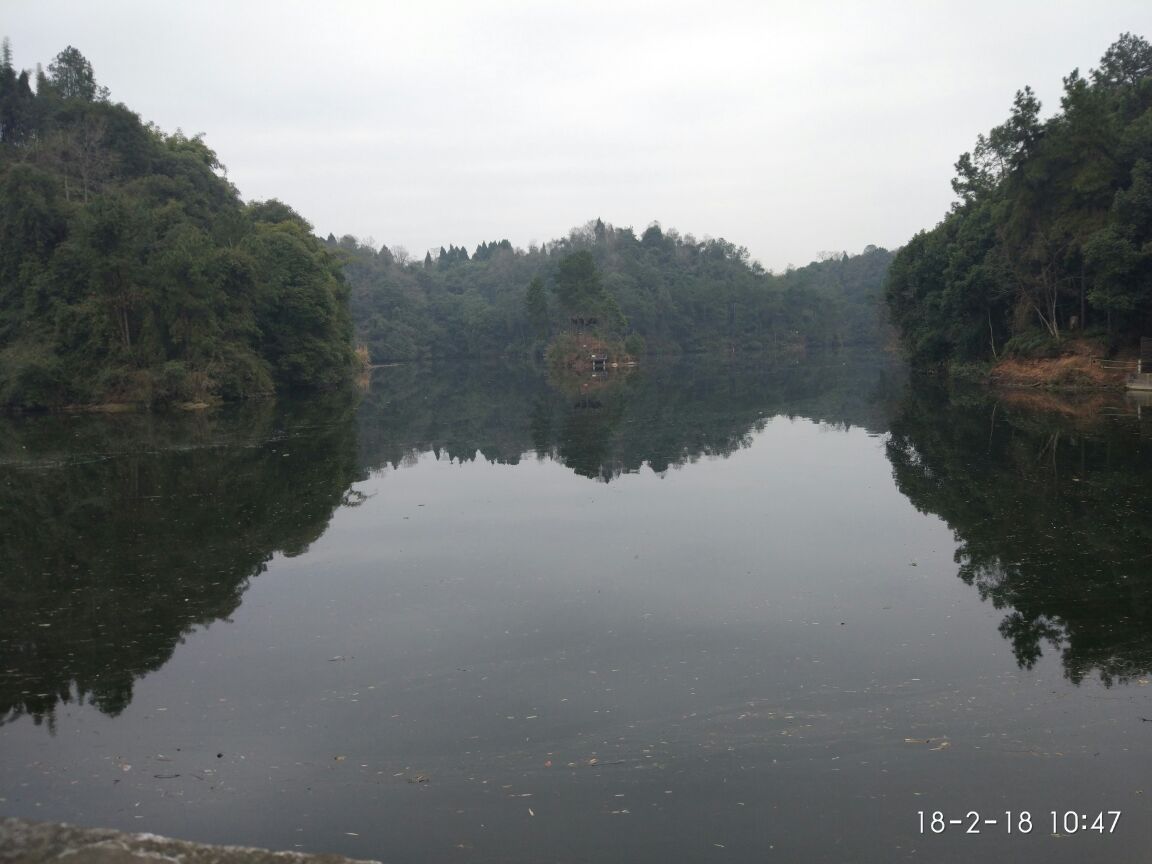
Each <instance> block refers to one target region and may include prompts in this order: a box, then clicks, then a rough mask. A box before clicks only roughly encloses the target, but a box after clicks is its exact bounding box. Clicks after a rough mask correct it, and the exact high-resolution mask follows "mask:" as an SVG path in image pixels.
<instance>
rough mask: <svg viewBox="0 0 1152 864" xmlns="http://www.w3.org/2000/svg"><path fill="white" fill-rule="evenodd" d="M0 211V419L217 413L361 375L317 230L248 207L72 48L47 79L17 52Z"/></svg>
mask: <svg viewBox="0 0 1152 864" xmlns="http://www.w3.org/2000/svg"><path fill="white" fill-rule="evenodd" d="M33 80H34V81H35V89H33V87H32V82H33ZM0 201H2V202H3V207H0V406H9V407H13V406H16V407H55V406H62V405H68V404H91V403H105V402H138V403H148V404H155V403H166V402H168V403H170V402H190V401H212V400H215V399H220V398H240V397H248V396H255V395H261V394H266V393H269V392H272V391H273V390H275V389H287V388H295V387H318V386H328V385H332V384H334V383H336V382H338V381H339V380H341V379H342V378H343V377H344V376H345V375H346V374H347V372H348V370H349V369H350V366H351V364H352V352H351V344H350V333H351V324H350V318H349V315H348V309H347V289H346V288H345V286H344V284H343V281H342V275H341V273H340V269H339V265H338V264H337V262H336V261H335V260H334V259H333V258H332V257H331V256H330V255H329V254H328V252H327V251H326V250H325V249H324V247H323V245H322V244H321V243H320V241H318V240H317V239H316V238H314V237H313V236H312V234H311V228H310V226H309V225H308V223H307V222H305V221H304V220H303V219H302V218H301V217H300V216H299V215H298V214H297V213H295V212H294V211H293V210H292V209H291V208H289V207H287V206H286V205H284V204H281V203H280V202H278V201H268V202H262V203H253V204H248V205H245V204H244V203H243V202H242V201H241V200H240V197H239V195H238V193H237V191H236V189H235V187H233V186H232V184H231V183H229V182H228V181H227V180H226V179H225V177H224V171H223V167H222V166H221V165H220V163H219V161H218V160H217V158H216V155H215V154H214V153H213V152H212V150H210V149H209V148H208V147H207V146H206V145H205V144H204V142H203V140H202V138H201V137H200V136H193V137H189V136H186V135H184V134H183V133H181V132H179V131H177V132H176V133H174V134H171V135H168V134H165V133H163V132H161V131H160V130H159V129H157V128H156V127H155V126H151V125H146V124H144V123H142V122H141V120H140V118H139V117H138V116H137V115H136V114H134V113H133V112H132V111H130V110H129V109H128V108H126V107H125V106H124V105H122V104H113V103H112V102H110V101H109V99H108V93H107V90H106V89H104V88H102V87H100V86H99V85H98V84H97V83H96V80H95V77H94V76H93V72H92V67H91V65H90V64H89V63H88V61H87V60H85V59H84V57H83V56H82V55H81V54H80V52H78V51H77V50H76V49H74V48H71V47H69V48H67V49H66V50H64V51H63V52H61V53H60V54H59V55H58V56H57V57H56V59H55V60H54V61H53V62H52V63H51V64H50V65H49V66H48V71H47V73H44V72H41V71H38V72H37V73H35V75H33V74H32V73H30V72H28V71H22V72H19V71H17V69H16V68H15V67H14V66H13V64H12V54H11V51H10V49H9V47H8V44H7V42H5V43H4V48H3V52H2V55H0Z"/></svg>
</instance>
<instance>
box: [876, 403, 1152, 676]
mask: <svg viewBox="0 0 1152 864" xmlns="http://www.w3.org/2000/svg"><path fill="white" fill-rule="evenodd" d="M1149 435H1150V430H1149V428H1148V425H1147V422H1146V421H1144V422H1141V421H1138V420H1137V419H1136V417H1135V416H1134V409H1131V408H1128V407H1127V406H1126V405H1125V403H1124V399H1123V397H1122V396H1119V395H1106V396H1097V397H1094V398H1091V399H1086V400H1085V399H1081V400H1078V401H1068V400H1062V399H1059V398H1057V397H1051V396H1038V395H1021V394H1016V395H1014V396H1013V395H1012V394H1007V395H1004V396H1001V397H1000V398H996V397H995V395H994V394H991V393H988V392H986V391H974V392H968V393H959V394H953V395H951V396H949V394H947V393H946V392H944V391H943V390H942V389H941V388H938V387H931V386H927V385H924V384H923V383H921V384H919V385H918V386H916V387H913V388H911V389H910V390H909V393H908V395H907V397H906V398H905V400H904V402H903V403H902V404H901V406H900V409H899V411H897V412H896V414H895V416H894V417H893V419H892V434H891V437H890V440H889V443H888V446H887V450H888V458H889V459H890V460H891V462H892V466H893V470H894V475H895V479H896V482H897V484H898V486H899V488H900V491H902V492H903V493H904V494H905V495H907V496H908V497H909V499H911V501H912V502H913V503H914V504H915V505H916V507H917V508H919V509H920V510H922V511H925V512H930V513H935V514H938V515H939V516H940V517H942V518H943V519H944V520H945V521H946V522H947V523H948V525H949V526H950V527H951V528H952V529H953V530H954V531H955V532H956V540H957V542H958V544H959V546H958V548H957V550H956V562H957V564H959V576H960V578H961V579H963V580H964V581H965V582H966V583H968V584H969V585H973V586H974V587H976V589H977V590H978V591H979V593H980V597H981V598H982V599H984V600H987V601H990V602H991V603H992V604H993V605H994V606H995V607H996V608H997V609H1002V610H1004V618H1003V620H1002V622H1001V624H1000V633H1001V635H1003V637H1004V638H1005V639H1007V640H1008V642H1009V643H1010V644H1011V646H1012V651H1013V652H1014V654H1015V656H1016V660H1017V662H1018V663H1019V664H1020V666H1021V667H1023V668H1028V669H1030V668H1032V667H1033V665H1034V664H1035V663H1036V662H1037V660H1038V659H1039V658H1040V657H1041V656H1042V654H1043V652H1044V650H1045V647H1046V646H1047V647H1048V648H1049V649H1051V650H1053V651H1055V652H1058V653H1059V656H1060V658H1061V661H1062V663H1063V666H1064V670H1065V675H1066V676H1067V677H1068V678H1069V679H1070V680H1072V681H1074V682H1077V683H1078V682H1080V681H1082V680H1083V679H1084V678H1085V677H1087V676H1089V675H1091V674H1093V673H1096V674H1098V675H1099V677H1100V679H1101V680H1102V681H1103V682H1104V683H1105V684H1108V685H1111V684H1113V683H1127V682H1129V681H1131V680H1133V679H1134V678H1136V677H1138V676H1143V675H1146V674H1148V673H1149V672H1152V522H1150V521H1149V519H1148V513H1149V512H1150V511H1152V484H1150V483H1149V478H1150V477H1152V440H1150V439H1149Z"/></svg>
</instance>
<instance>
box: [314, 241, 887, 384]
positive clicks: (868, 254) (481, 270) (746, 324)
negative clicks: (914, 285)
mask: <svg viewBox="0 0 1152 864" xmlns="http://www.w3.org/2000/svg"><path fill="white" fill-rule="evenodd" d="M328 245H329V247H330V249H332V250H333V251H334V252H335V253H336V254H337V255H338V256H339V257H340V259H341V260H342V261H343V263H344V272H345V275H346V278H347V280H348V285H349V288H350V289H351V298H352V314H353V319H354V322H355V328H356V339H357V341H358V342H362V343H364V344H366V345H367V346H368V349H369V351H370V354H371V358H372V360H373V361H374V362H378V363H379V362H384V361H390V360H410V359H417V358H428V357H477V356H491V355H499V354H510V353H523V352H525V351H530V350H531V351H539V350H540V349H541V348H542V346H543V345H544V344H545V343H546V342H547V341H548V340H549V338H551V337H553V336H555V335H556V334H557V333H558V332H561V331H562V330H564V329H566V328H569V327H571V326H573V325H572V323H571V322H572V319H573V318H578V319H584V318H586V317H592V318H595V319H596V322H597V323H596V325H595V326H596V327H597V328H599V329H600V330H607V331H610V335H612V336H616V337H619V338H620V339H622V340H624V341H625V342H627V343H628V344H629V349H628V350H629V351H630V353H633V354H637V353H643V352H644V351H648V352H658V353H679V352H698V351H714V352H722V351H723V352H731V351H757V350H764V349H772V348H795V347H798V346H822V345H827V346H843V345H854V346H864V345H875V346H879V345H880V344H882V343H883V342H885V341H887V335H886V334H887V331H886V312H885V310H884V303H883V283H884V278H885V275H886V273H887V268H888V263H889V261H890V260H891V257H892V256H891V253H889V252H888V251H887V250H885V249H879V248H877V247H874V246H869V247H868V248H867V249H865V250H864V252H863V253H861V254H859V255H847V254H841V253H835V254H828V255H826V256H824V260H821V261H818V262H814V263H812V264H809V265H808V266H806V267H803V268H800V269H790V270H789V271H788V272H786V273H783V274H772V273H768V272H766V271H765V270H764V269H763V268H762V267H761V266H760V265H759V264H758V263H756V262H754V261H752V260H750V257H749V254H748V250H747V249H745V248H744V247H740V246H735V245H734V244H732V243H729V242H728V241H726V240H723V239H705V240H702V241H701V240H697V239H695V238H694V237H693V236H692V235H681V234H680V233H678V232H677V231H675V230H668V231H665V230H663V229H662V228H661V227H660V226H659V225H658V224H653V225H650V226H649V227H648V228H647V229H646V230H645V231H644V232H643V234H641V235H640V236H639V237H638V236H637V235H636V234H635V232H634V231H633V230H632V229H631V228H616V227H613V226H612V225H609V224H606V223H604V222H602V221H601V220H599V219H597V220H595V221H593V222H589V223H588V224H587V225H585V226H583V227H581V228H577V229H573V230H572V231H571V233H569V235H568V236H567V237H564V238H562V239H559V240H554V241H551V242H548V243H544V244H542V245H540V246H535V245H534V246H532V247H530V248H529V249H527V250H522V249H515V248H513V246H512V244H511V243H510V242H509V241H508V240H500V241H495V242H491V243H487V242H486V243H482V244H480V245H479V246H478V247H476V248H475V249H474V250H473V251H472V253H471V254H469V252H468V250H467V249H464V248H462V247H457V246H455V245H451V246H449V247H448V248H446V249H445V248H441V249H440V250H439V251H438V253H436V254H433V253H428V254H427V255H426V256H425V257H424V258H423V259H422V260H421V259H411V258H409V257H408V255H407V254H406V253H405V252H404V251H403V250H401V249H397V250H390V249H388V248H387V247H383V248H380V249H378V250H377V249H376V248H374V247H372V246H369V245H366V244H362V243H360V242H359V241H357V239H356V238H354V237H351V236H345V237H343V238H341V239H339V240H337V239H336V238H335V237H333V236H329V238H328ZM589 256H590V264H591V265H593V267H592V268H590V267H589V261H588V258H589ZM574 267H575V270H580V271H582V274H577V275H575V276H573V275H572V274H573V273H574V272H575V270H574ZM566 274H567V275H566ZM593 283H596V284H595V285H593ZM581 286H583V287H581ZM585 312H588V313H590V314H588V315H586V314H584V313H585Z"/></svg>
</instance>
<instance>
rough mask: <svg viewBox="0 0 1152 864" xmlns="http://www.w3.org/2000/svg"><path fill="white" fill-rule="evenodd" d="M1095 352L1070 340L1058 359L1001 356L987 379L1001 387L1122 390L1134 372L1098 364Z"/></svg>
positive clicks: (1090, 345) (1115, 366) (1125, 367)
mask: <svg viewBox="0 0 1152 864" xmlns="http://www.w3.org/2000/svg"><path fill="white" fill-rule="evenodd" d="M1098 350H1099V349H1098V348H1097V346H1095V345H1092V344H1091V343H1088V342H1084V341H1080V340H1075V341H1070V342H1068V343H1067V344H1066V346H1065V348H1064V353H1063V354H1062V355H1061V356H1059V357H1043V358H1025V357H1005V358H1004V359H1002V360H1000V361H999V362H998V363H996V365H995V366H993V367H992V371H991V372H990V373H989V375H988V378H989V380H990V381H991V382H992V383H993V384H999V385H1001V386H1004V387H1037V388H1039V387H1048V388H1054V389H1060V390H1116V389H1122V388H1123V387H1124V382H1125V381H1126V380H1127V379H1128V376H1129V374H1131V372H1133V371H1135V367H1134V364H1133V368H1128V367H1127V366H1126V365H1117V363H1116V362H1115V361H1111V362H1109V363H1107V364H1105V363H1101V362H1100V360H1099V358H1098V357H1097V356H1093V355H1094V353H1095V352H1097V351H1098Z"/></svg>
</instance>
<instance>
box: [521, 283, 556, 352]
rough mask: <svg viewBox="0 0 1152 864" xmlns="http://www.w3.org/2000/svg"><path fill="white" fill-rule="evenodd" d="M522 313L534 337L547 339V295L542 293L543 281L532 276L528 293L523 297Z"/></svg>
mask: <svg viewBox="0 0 1152 864" xmlns="http://www.w3.org/2000/svg"><path fill="white" fill-rule="evenodd" d="M524 312H525V314H526V315H527V317H528V324H529V326H530V327H531V328H532V332H533V334H535V335H536V336H541V337H547V336H548V333H549V329H550V327H549V322H548V295H547V293H546V292H545V291H544V280H543V279H541V278H540V277H539V276H534V277H533V278H532V281H531V282H529V283H528V291H527V292H526V294H525V295H524Z"/></svg>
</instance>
